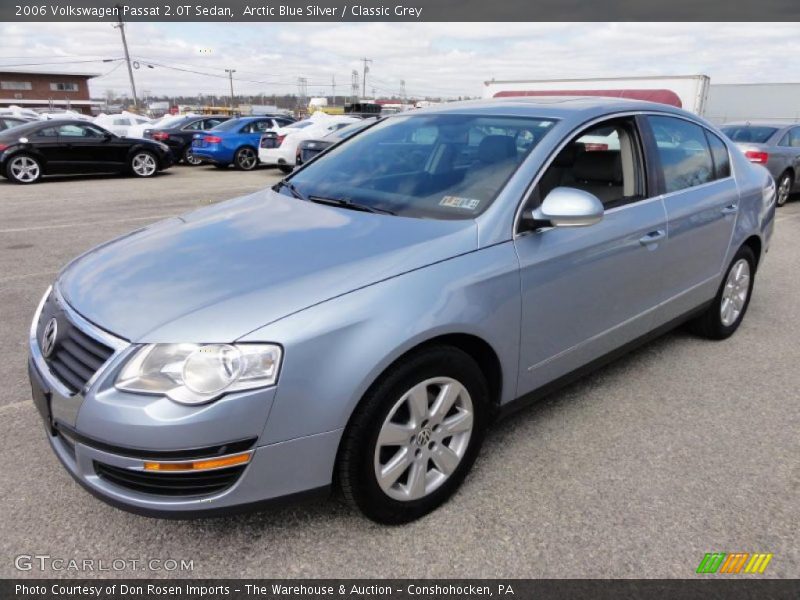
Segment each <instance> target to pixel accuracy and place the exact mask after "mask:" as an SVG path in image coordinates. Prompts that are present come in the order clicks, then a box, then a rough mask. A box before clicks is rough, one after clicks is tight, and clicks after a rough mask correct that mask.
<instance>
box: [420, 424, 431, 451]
mask: <svg viewBox="0 0 800 600" xmlns="http://www.w3.org/2000/svg"><path fill="white" fill-rule="evenodd" d="M430 441H431V430H430V429H428V428H427V427H426V428H425V429H423V430H422V431H420V432H419V433H418V434H417V446H419V447H420V448H421V447H422V446H427V445H428V442H430Z"/></svg>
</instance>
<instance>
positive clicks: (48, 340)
mask: <svg viewBox="0 0 800 600" xmlns="http://www.w3.org/2000/svg"><path fill="white" fill-rule="evenodd" d="M56 336H58V321H56V319H55V317H53V318H52V319H50V320H49V321H48V322H47V327H45V328H44V333H42V354H43V355H44V357H45V358H48V357H49V356H50V355H51V354H52V353H53V349H54V348H55V347H56Z"/></svg>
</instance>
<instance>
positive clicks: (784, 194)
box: [777, 175, 792, 206]
mask: <svg viewBox="0 0 800 600" xmlns="http://www.w3.org/2000/svg"><path fill="white" fill-rule="evenodd" d="M791 189H792V178H791V176H789V175H784V176H783V177H782V178H781V181H780V183H779V184H778V198H777V204H778V206H783V205H784V204H786V201H787V200H789V192H790V191H791Z"/></svg>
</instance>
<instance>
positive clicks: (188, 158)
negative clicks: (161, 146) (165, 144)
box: [183, 146, 203, 167]
mask: <svg viewBox="0 0 800 600" xmlns="http://www.w3.org/2000/svg"><path fill="white" fill-rule="evenodd" d="M183 162H184V163H185V164H187V165H189V166H190V167H196V166H198V165H201V164H203V161H202V160H200V159H199V158H196V157H195V155H194V153H193V152H192V147H191V146H187V147H186V150H184V151H183Z"/></svg>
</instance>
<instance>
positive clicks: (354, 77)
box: [350, 69, 358, 102]
mask: <svg viewBox="0 0 800 600" xmlns="http://www.w3.org/2000/svg"><path fill="white" fill-rule="evenodd" d="M350 102H358V71H356V70H355V69H353V71H352V72H351V73H350Z"/></svg>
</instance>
